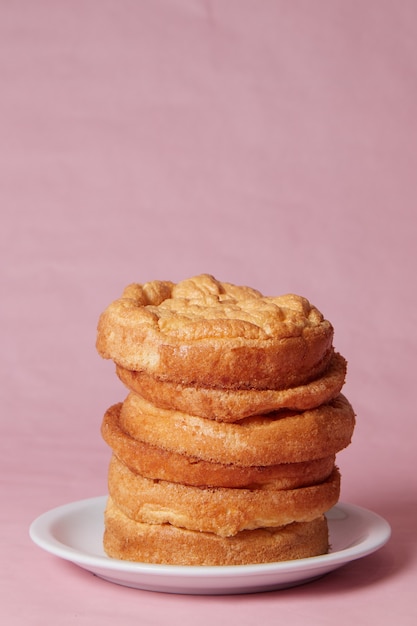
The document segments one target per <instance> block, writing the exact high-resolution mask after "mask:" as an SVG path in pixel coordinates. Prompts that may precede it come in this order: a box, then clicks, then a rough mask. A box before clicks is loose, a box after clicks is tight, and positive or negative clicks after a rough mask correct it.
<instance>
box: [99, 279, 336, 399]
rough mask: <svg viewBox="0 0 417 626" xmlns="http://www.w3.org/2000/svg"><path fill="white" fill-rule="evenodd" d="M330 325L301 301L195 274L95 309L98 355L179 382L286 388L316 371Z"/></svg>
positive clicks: (326, 349) (327, 356) (328, 351)
mask: <svg viewBox="0 0 417 626" xmlns="http://www.w3.org/2000/svg"><path fill="white" fill-rule="evenodd" d="M332 341H333V327H332V325H331V324H330V322H328V321H327V320H325V319H324V318H323V315H322V314H321V313H320V312H319V311H318V310H317V309H316V308H315V307H314V306H312V305H311V304H310V303H309V302H308V300H307V299H306V298H302V297H301V296H297V295H293V294H287V295H284V296H278V297H265V296H263V295H262V294H261V293H260V292H258V291H256V290H254V289H251V288H249V287H237V286H235V285H231V284H229V283H221V282H219V281H217V280H216V279H215V278H213V277H212V276H209V275H207V274H202V275H200V276H196V277H194V278H191V279H188V280H184V281H182V282H179V283H178V284H176V285H175V284H174V283H171V282H168V281H152V282H150V283H145V284H144V285H139V284H132V285H129V286H128V287H126V289H125V290H124V292H123V294H122V297H121V298H119V299H118V300H116V301H114V302H112V303H111V304H110V305H109V306H108V307H107V308H106V310H105V311H104V312H103V313H102V314H101V316H100V318H99V322H98V328H97V341H96V346H97V350H98V352H99V354H100V355H101V356H102V357H103V358H107V359H112V360H113V361H114V362H115V363H116V364H117V365H120V366H122V367H124V368H125V369H128V370H134V371H145V372H147V373H148V374H150V375H152V376H155V377H157V378H159V379H161V380H167V381H171V382H175V383H179V384H182V385H202V386H205V387H215V388H223V387H224V388H231V389H238V388H239V389H240V388H247V389H286V388H288V387H294V386H297V385H303V384H305V383H306V382H308V381H310V380H314V379H316V378H318V377H319V376H321V375H322V374H323V372H324V371H325V370H326V369H327V367H328V365H329V362H330V360H331V357H332V354H333V347H332Z"/></svg>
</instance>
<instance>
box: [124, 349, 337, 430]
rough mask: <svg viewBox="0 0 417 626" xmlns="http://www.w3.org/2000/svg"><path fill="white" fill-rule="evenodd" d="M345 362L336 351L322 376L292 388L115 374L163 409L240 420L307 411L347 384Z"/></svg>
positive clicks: (325, 401)
mask: <svg viewBox="0 0 417 626" xmlns="http://www.w3.org/2000/svg"><path fill="white" fill-rule="evenodd" d="M346 365H347V364H346V360H345V359H344V358H343V356H341V355H340V354H338V353H337V352H336V353H335V354H334V355H333V357H332V360H331V362H330V364H329V367H328V368H327V370H326V371H325V372H324V374H323V375H322V376H321V377H320V378H318V379H316V380H312V381H311V382H309V383H306V384H305V385H300V386H298V387H291V388H290V389H261V390H260V389H226V390H225V389H214V388H207V387H201V386H199V387H193V386H186V385H181V384H178V383H173V382H169V381H162V380H159V379H158V378H155V377H154V376H152V375H150V374H149V373H147V372H145V371H142V372H137V371H136V372H135V371H133V370H126V369H125V368H123V367H120V366H119V365H117V366H116V373H117V375H118V377H119V378H120V380H121V381H122V383H123V384H124V385H125V386H126V387H127V388H128V389H130V390H131V391H134V392H135V393H139V395H141V396H142V397H143V398H145V400H148V401H149V402H153V403H154V404H156V405H157V406H159V407H161V408H163V409H172V410H176V411H184V412H186V413H190V414H191V415H197V416H199V417H205V418H207V419H215V420H217V421H220V422H237V421H239V420H241V419H243V418H245V417H249V416H252V415H262V414H265V413H270V412H271V411H277V410H279V409H284V408H285V409H293V410H296V411H304V410H306V409H314V408H316V407H318V406H320V405H321V404H325V403H327V402H329V401H330V400H332V399H333V398H335V397H336V396H337V395H338V394H339V393H340V391H341V389H342V387H343V385H344V382H345V376H346Z"/></svg>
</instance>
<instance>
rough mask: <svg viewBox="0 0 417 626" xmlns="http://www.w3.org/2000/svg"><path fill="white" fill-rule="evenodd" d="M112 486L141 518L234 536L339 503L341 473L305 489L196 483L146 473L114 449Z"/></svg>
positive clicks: (124, 506)
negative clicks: (135, 469)
mask: <svg viewBox="0 0 417 626" xmlns="http://www.w3.org/2000/svg"><path fill="white" fill-rule="evenodd" d="M108 486H109V495H110V497H111V498H112V500H113V502H114V503H115V504H116V506H117V507H118V508H119V509H120V510H121V511H123V513H124V514H125V515H127V517H129V518H130V519H132V520H134V521H136V522H144V523H147V524H172V525H173V526H177V527H178V528H187V529H188V530H198V531H201V532H211V533H215V534H216V535H220V536H221V537H231V536H233V535H236V533H238V532H240V531H242V530H254V529H255V528H276V527H277V526H285V525H287V524H291V523H292V522H310V521H312V520H313V519H315V518H316V517H319V516H320V515H322V514H324V513H325V512H326V511H328V510H329V509H331V507H332V506H334V505H335V504H336V503H337V501H338V499H339V494H340V475H339V471H338V470H337V468H334V470H333V472H332V473H331V475H330V476H329V478H328V479H327V480H326V481H324V482H322V483H320V484H318V485H312V486H310V487H302V488H299V489H279V490H275V489H262V488H260V489H227V488H224V487H217V488H209V487H190V486H187V485H181V484H179V483H171V482H167V481H159V480H156V481H155V480H152V479H149V478H144V477H143V476H140V474H135V473H133V472H131V471H130V470H129V468H128V467H127V466H126V465H124V463H122V462H121V461H119V459H118V458H117V457H116V456H115V455H113V457H112V460H111V462H110V466H109V474H108Z"/></svg>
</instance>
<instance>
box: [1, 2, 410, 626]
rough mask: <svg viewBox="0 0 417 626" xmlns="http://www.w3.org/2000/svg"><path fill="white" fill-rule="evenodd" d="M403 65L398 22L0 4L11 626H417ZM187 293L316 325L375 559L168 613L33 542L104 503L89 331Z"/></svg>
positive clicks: (399, 11) (154, 596)
mask: <svg viewBox="0 0 417 626" xmlns="http://www.w3.org/2000/svg"><path fill="white" fill-rule="evenodd" d="M416 41H417V3H416V2H414V1H413V0H409V1H407V0H401V1H400V2H397V1H396V0H351V1H348V2H346V1H345V2H343V1H342V0H316V1H315V2H312V1H310V0H295V1H294V2H290V1H286V2H285V1H281V0H266V1H263V2H260V1H259V0H258V1H257V0H223V1H222V0H217V1H216V0H214V1H208V0H207V1H206V2H203V1H198V0H156V1H152V0H143V1H140V0H139V1H134V0H104V1H98V0H97V1H95V0H84V1H82V0H75V1H70V0H68V1H64V0H55V1H54V0H37V1H36V0H35V1H30V0H20V1H19V2H13V1H8V0H1V1H0V81H1V82H0V88H1V97H0V194H1V204H0V207H1V217H2V228H1V231H0V238H1V255H2V259H1V264H0V272H1V321H0V332H1V357H0V358H1V380H2V386H1V406H2V411H1V424H2V436H1V442H0V445H1V451H0V463H1V478H0V480H1V489H2V496H1V501H2V505H1V511H0V516H1V532H0V541H1V571H0V593H1V601H0V615H2V616H4V618H6V619H5V622H6V623H7V624H8V625H9V626H12V625H13V626H14V625H18V626H21V625H22V626H23V625H25V626H27V625H30V626H31V625H38V624H58V623H59V624H60V625H61V626H65V625H67V624H83V625H87V624H88V625H90V624H91V625H93V624H94V625H95V626H96V625H97V624H98V623H100V624H101V626H106V625H107V624H109V625H110V624H114V623H116V622H115V620H117V623H123V624H125V625H127V626H130V625H131V624H132V625H133V624H135V625H136V624H141V625H143V626H144V625H146V624H149V625H150V624H152V625H154V624H158V625H159V624H165V623H167V621H168V620H169V623H170V624H172V625H173V626H177V625H180V624H181V626H188V625H191V624H195V623H196V622H198V623H199V624H200V626H205V625H208V624H213V623H215V622H216V620H219V619H220V618H222V619H225V623H226V622H230V620H235V621H236V623H239V624H240V625H241V626H249V625H254V624H260V623H263V624H273V623H281V622H282V623H288V624H291V625H298V624H299V625H303V626H305V624H306V623H309V624H313V625H315V624H324V625H325V624H329V625H330V624H335V623H337V624H352V623H354V622H356V623H359V624H363V623H376V624H378V625H379V626H382V625H384V624H387V625H388V624H389V625H391V624H393V623H395V624H399V625H401V626H403V625H409V624H410V625H411V624H415V623H416V620H417V606H416V595H415V592H416V580H417V564H416V523H417V507H416V500H417V497H416V496H417V479H416V472H415V441H416V437H417V427H416V416H415V396H416V392H415V387H416V382H415V376H416V371H415V357H416V338H417V333H416V328H417V319H416V283H415V263H416V242H415V234H416V225H417V216H416V215H417V214H416V200H417V191H416V189H417V187H416V178H417V176H416V172H417V143H416V140H417V136H416V110H417V109H416V107H417V44H416ZM200 272H209V273H211V274H214V275H215V276H216V277H217V278H219V279H221V280H227V281H230V282H236V283H240V284H242V283H243V284H249V285H251V286H253V287H256V288H258V289H260V290H261V291H263V292H264V293H266V294H268V295H277V294H280V293H285V292H288V291H292V292H296V293H300V294H302V295H305V296H307V297H308V298H309V299H310V300H311V301H312V302H313V303H314V304H316V305H317V306H318V307H319V308H320V309H321V310H322V311H323V313H324V314H325V316H326V317H327V318H328V319H330V320H331V321H332V323H333V324H334V327H335V331H336V332H335V345H336V347H337V349H338V350H339V351H340V352H342V353H343V354H344V355H345V357H346V358H347V359H348V361H349V373H348V381H347V383H346V386H345V389H344V391H345V393H346V395H347V396H348V397H349V399H350V400H351V402H352V404H353V405H354V408H355V410H356V413H357V420H358V421H357V428H356V431H355V436H354V440H353V443H352V445H351V446H350V447H349V448H348V449H347V450H346V451H344V452H343V453H341V454H340V455H339V458H338V461H339V465H340V468H341V471H342V476H343V478H342V496H341V499H342V500H343V501H345V502H350V503H353V504H357V505H360V506H364V507H366V508H369V509H371V510H374V511H376V512H377V513H379V514H381V515H382V516H384V517H385V518H386V519H387V520H388V521H389V522H390V524H391V526H392V530H393V535H392V538H391V540H390V542H389V543H388V544H387V545H386V546H385V547H384V548H383V549H381V550H380V551H379V552H377V553H375V554H374V555H372V556H369V557H366V558H365V559H362V560H360V561H357V562H355V563H352V564H349V565H347V566H346V567H344V568H343V569H341V570H338V571H337V572H334V573H333V574H330V575H328V576H327V577H325V578H323V579H321V580H319V581H316V582H314V583H312V584H309V585H307V586H304V587H299V588H294V589H291V590H287V591H280V592H272V593H267V594H260V595H247V596H231V597H191V596H189V597H187V596H175V595H165V594H158V593H152V592H145V591H137V590H132V589H127V588H124V587H119V586H116V585H112V584H109V583H106V582H104V581H101V580H100V579H97V578H95V577H93V576H92V575H90V574H88V573H86V572H84V571H82V570H80V569H78V568H76V567H74V566H71V565H70V564H67V563H65V562H63V561H60V560H59V559H57V558H55V557H53V556H50V555H49V554H47V553H45V552H43V551H42V550H40V549H39V548H38V547H37V546H35V545H34V544H33V543H32V542H31V541H30V539H29V536H28V528H29V525H30V523H31V522H32V520H33V519H34V518H36V517H37V516H38V515H40V514H41V513H43V512H44V511H46V510H48V509H50V508H53V507H55V506H58V505H60V504H63V503H66V502H71V501H73V500H79V499H82V498H88V497H92V496H96V495H101V494H104V493H106V489H107V487H106V472H107V463H108V459H109V450H108V449H107V447H106V445H105V444H104V442H102V440H101V437H100V434H99V427H100V423H101V419H102V415H103V413H104V411H105V410H106V408H107V407H108V406H109V405H110V404H112V403H114V402H117V401H119V400H121V399H123V397H124V390H123V389H122V387H121V385H120V383H118V381H117V380H116V377H115V374H114V370H113V367H112V365H111V364H110V363H108V362H104V361H102V360H101V359H100V358H99V357H98V355H97V354H96V352H95V346H94V343H95V332H96V323H97V319H98V316H99V314H100V312H101V311H102V310H103V308H104V307H105V306H106V305H107V304H108V303H109V302H110V301H111V300H113V299H115V298H116V297H118V296H119V294H120V292H121V290H122V288H123V287H124V286H125V285H126V284H127V283H129V282H132V281H137V282H145V281H148V280H153V279H170V280H173V281H177V280H180V279H182V278H186V277H189V276H192V275H195V274H198V273H200ZM372 620H373V621H372Z"/></svg>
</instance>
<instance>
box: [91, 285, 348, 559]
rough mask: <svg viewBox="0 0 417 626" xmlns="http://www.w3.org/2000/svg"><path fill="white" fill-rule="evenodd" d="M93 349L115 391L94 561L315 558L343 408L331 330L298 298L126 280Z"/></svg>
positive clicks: (340, 367)
mask: <svg viewBox="0 0 417 626" xmlns="http://www.w3.org/2000/svg"><path fill="white" fill-rule="evenodd" d="M96 347H97V351H98V352H99V354H100V355H101V356H102V357H103V358H105V359H110V360H112V361H113V363H114V365H115V369H116V374H117V376H118V378H119V380H120V381H121V382H122V384H123V385H124V387H125V393H126V391H127V396H126V397H125V399H124V400H123V402H118V403H116V404H114V405H113V406H111V407H109V408H108V410H107V411H106V412H105V414H104V416H103V420H102V424H101V434H102V437H103V439H104V440H105V441H106V443H107V444H108V445H109V447H110V448H111V451H112V457H111V461H110V464H109V468H108V500H107V507H106V511H105V519H104V521H105V530H104V537H103V545H104V550H105V552H106V553H107V555H108V556H110V557H113V558H117V559H124V560H129V561H138V562H143V563H155V564H170V565H222V566H225V565H246V564H255V563H269V562H274V561H275V562H276V561H284V560H293V559H300V558H307V557H312V556H318V555H322V554H326V553H327V552H328V550H329V536H328V525H327V519H326V512H327V511H329V510H330V509H331V508H332V507H333V506H334V505H335V504H337V502H338V500H339V496H340V482H341V478H340V473H339V469H338V467H337V465H336V456H337V453H338V452H339V451H340V450H343V449H344V448H346V446H348V445H349V444H350V442H351V438H352V434H353V431H354V428H355V420H356V416H355V413H354V411H353V408H352V406H351V405H350V403H349V401H348V400H347V399H346V397H345V396H344V395H342V393H341V391H342V388H343V386H344V383H345V378H346V371H347V363H346V360H345V359H344V357H343V356H342V355H341V354H339V353H338V352H336V350H335V348H334V346H333V327H332V325H331V323H330V322H329V321H328V320H326V319H325V318H324V317H323V315H322V313H321V312H320V311H319V310H318V309H317V308H316V307H315V306H313V305H312V304H311V303H310V302H309V301H308V300H307V299H306V298H303V297H301V296H298V295H294V294H285V295H281V296H276V297H270V296H264V295H263V294H262V293H260V292H259V291H257V290H256V289H252V288H250V287H245V286H237V285H234V284H232V283H227V282H220V281H219V280H216V278H214V277H213V276H211V275H210V274H200V275H198V276H194V277H193V278H190V279H187V280H183V281H180V282H177V283H174V282H171V281H158V280H154V281H151V282H148V283H144V284H139V283H132V284H130V285H128V286H127V287H126V288H125V289H124V291H123V293H122V295H121V297H120V298H118V299H117V300H115V301H114V302H112V303H111V304H110V305H109V306H108V307H107V308H106V309H105V310H104V311H103V313H102V314H101V316H100V318H99V321H98V328H97V339H96Z"/></svg>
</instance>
